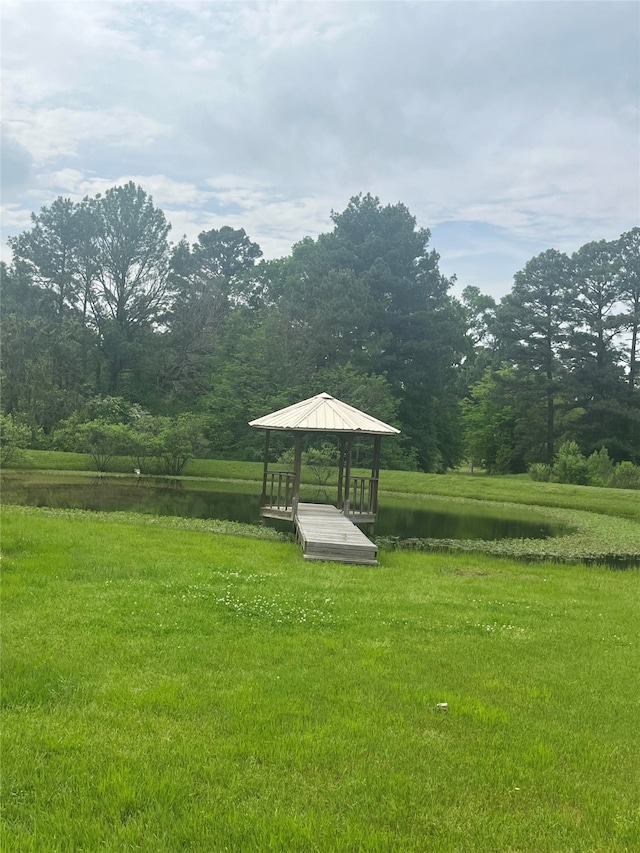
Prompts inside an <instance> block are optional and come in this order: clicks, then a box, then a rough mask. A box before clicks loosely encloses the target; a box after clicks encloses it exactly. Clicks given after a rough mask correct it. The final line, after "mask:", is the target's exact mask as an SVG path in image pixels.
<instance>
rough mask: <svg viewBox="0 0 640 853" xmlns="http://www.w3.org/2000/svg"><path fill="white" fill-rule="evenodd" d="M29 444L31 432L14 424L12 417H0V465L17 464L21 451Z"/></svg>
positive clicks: (22, 426)
mask: <svg viewBox="0 0 640 853" xmlns="http://www.w3.org/2000/svg"><path fill="white" fill-rule="evenodd" d="M30 442H31V430H30V429H29V427H28V426H25V425H24V424H20V423H16V422H15V420H14V418H13V415H0V465H2V466H4V465H8V464H9V463H10V462H14V463H15V462H19V461H20V459H21V457H22V450H23V449H24V448H25V447H28V446H29V444H30Z"/></svg>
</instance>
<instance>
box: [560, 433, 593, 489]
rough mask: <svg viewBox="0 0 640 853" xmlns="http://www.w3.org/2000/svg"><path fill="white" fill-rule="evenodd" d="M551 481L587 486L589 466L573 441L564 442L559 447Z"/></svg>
mask: <svg viewBox="0 0 640 853" xmlns="http://www.w3.org/2000/svg"><path fill="white" fill-rule="evenodd" d="M553 479H554V480H556V481H557V482H558V483H572V484H573V485H576V486H586V485H588V483H589V466H588V464H587V460H586V459H585V457H584V456H583V455H582V453H581V452H580V448H579V447H578V445H577V444H576V442H575V441H565V442H564V444H561V445H560V448H559V450H558V453H557V455H556V460H555V464H554V466H553Z"/></svg>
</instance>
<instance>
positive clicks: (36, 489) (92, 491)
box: [2, 473, 560, 539]
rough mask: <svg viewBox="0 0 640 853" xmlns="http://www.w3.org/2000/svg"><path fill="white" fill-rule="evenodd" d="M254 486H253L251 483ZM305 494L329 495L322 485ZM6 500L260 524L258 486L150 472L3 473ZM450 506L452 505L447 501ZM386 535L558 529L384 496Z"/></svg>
mask: <svg viewBox="0 0 640 853" xmlns="http://www.w3.org/2000/svg"><path fill="white" fill-rule="evenodd" d="M249 488H251V489H254V488H255V486H253V484H251V485H250V486H249ZM306 499H308V500H315V501H318V502H320V501H323V502H329V500H330V499H329V495H328V494H327V493H326V492H324V491H322V492H321V493H318V494H317V495H309V496H308V497H307V498H306ZM2 500H3V502H4V503H17V504H24V505H27V506H51V507H60V508H69V509H72V508H73V509H88V510H97V511H106V512H113V511H133V512H140V513H147V514H151V515H174V516H182V517H185V518H218V519H223V520H227V521H240V522H244V523H245V524H260V523H262V522H261V519H260V496H259V494H258V490H257V489H256V490H255V491H250V492H247V493H241V492H222V491H210V490H208V489H206V488H203V484H202V483H192V482H190V481H185V480H180V479H175V480H156V479H153V478H145V477H115V478H114V477H111V478H110V477H108V476H105V475H102V476H97V477H95V478H92V479H88V478H84V477H65V476H52V475H45V474H23V473H20V475H5V476H3V483H2ZM445 506H446V511H445V509H444V507H445ZM267 523H268V524H269V525H270V526H273V527H276V528H277V529H279V530H282V531H287V532H290V531H291V524H290V523H289V522H283V521H276V520H268V522H267ZM375 532H376V534H378V535H380V536H398V537H400V538H401V539H409V538H414V537H415V538H437V539H504V538H529V539H541V538H545V537H547V536H552V535H555V534H557V533H558V532H560V528H554V527H553V526H552V525H550V524H549V523H547V521H546V519H543V518H542V517H540V516H536V515H535V513H532V512H530V511H523V513H522V514H521V515H518V512H517V510H516V511H512V510H510V511H509V514H505V513H504V512H502V511H500V510H499V509H498V508H488V509H485V508H477V507H475V506H473V505H471V504H462V503H461V504H457V505H456V504H455V503H453V502H452V503H449V502H447V503H446V504H442V503H435V502H433V503H428V502H423V501H420V502H419V503H418V502H410V501H406V502H399V501H398V500H395V501H394V502H393V503H392V504H391V503H388V504H385V502H384V499H382V500H381V505H380V513H379V517H378V521H377V523H376V526H375Z"/></svg>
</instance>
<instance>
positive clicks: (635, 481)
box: [609, 462, 640, 489]
mask: <svg viewBox="0 0 640 853" xmlns="http://www.w3.org/2000/svg"><path fill="white" fill-rule="evenodd" d="M609 485H611V486H612V487H613V488H614V489H640V468H638V466H637V465H634V464H633V463H632V462H621V463H620V464H619V465H616V466H615V468H614V471H613V476H612V477H611V480H610V483H609Z"/></svg>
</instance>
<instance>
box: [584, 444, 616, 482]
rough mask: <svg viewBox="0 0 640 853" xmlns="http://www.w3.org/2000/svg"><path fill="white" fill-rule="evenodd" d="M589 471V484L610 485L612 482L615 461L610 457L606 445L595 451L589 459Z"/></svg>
mask: <svg viewBox="0 0 640 853" xmlns="http://www.w3.org/2000/svg"><path fill="white" fill-rule="evenodd" d="M587 471H588V474H589V485H591V486H608V485H609V484H610V483H611V479H612V477H613V472H614V463H613V460H612V459H611V458H610V457H609V452H608V450H607V448H606V447H602V448H601V449H600V450H596V451H594V452H593V453H592V454H591V456H590V457H589V458H588V459H587Z"/></svg>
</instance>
